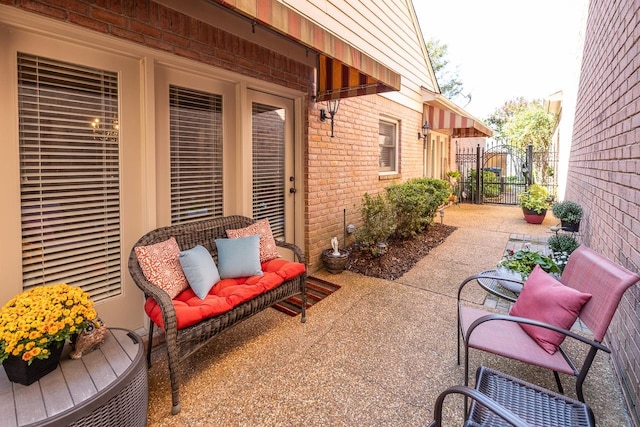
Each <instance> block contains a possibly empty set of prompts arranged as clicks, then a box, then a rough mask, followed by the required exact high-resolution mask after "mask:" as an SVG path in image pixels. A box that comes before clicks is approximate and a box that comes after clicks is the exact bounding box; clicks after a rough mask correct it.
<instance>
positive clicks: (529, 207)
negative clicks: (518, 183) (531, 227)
mask: <svg viewBox="0 0 640 427" xmlns="http://www.w3.org/2000/svg"><path fill="white" fill-rule="evenodd" d="M518 200H519V202H520V207H521V208H522V213H523V214H524V219H525V220H526V221H527V222H528V223H530V224H541V223H542V221H544V218H545V216H546V215H547V209H549V205H550V203H549V192H548V191H547V189H546V188H544V187H543V186H541V185H539V184H531V185H530V186H529V188H527V189H526V191H524V192H523V193H522V194H520V195H518Z"/></svg>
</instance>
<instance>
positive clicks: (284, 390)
mask: <svg viewBox="0 0 640 427" xmlns="http://www.w3.org/2000/svg"><path fill="white" fill-rule="evenodd" d="M444 222H445V224H449V225H454V226H456V227H458V229H457V230H456V231H455V232H454V233H453V234H452V235H451V236H450V237H449V238H448V239H447V240H446V241H445V242H444V243H443V244H442V245H440V246H439V247H438V248H436V249H435V250H433V251H432V252H431V253H430V254H429V255H427V256H426V257H425V258H424V259H423V260H422V261H420V262H419V263H418V264H417V265H416V266H415V267H414V268H413V269H412V270H411V271H409V272H407V273H406V274H405V275H404V276H403V277H401V278H400V279H398V280H395V281H393V282H390V281H386V280H381V279H375V278H370V277H365V276H361V275H358V274H354V273H351V272H343V273H341V274H338V275H333V274H329V273H327V272H325V271H319V272H315V273H313V275H314V276H316V277H319V278H323V279H325V280H329V281H331V282H333V283H336V284H339V285H341V286H342V288H341V289H340V290H338V291H337V292H335V293H334V294H332V295H330V296H329V297H328V298H325V299H324V300H322V301H320V302H319V303H318V304H316V305H314V306H313V307H312V308H311V309H310V310H308V312H307V322H306V323H305V324H301V323H300V317H299V316H297V317H289V316H287V315H285V314H283V313H281V312H279V311H277V310H275V309H268V310H265V311H263V312H262V313H260V314H258V315H256V316H254V317H252V318H251V319H248V320H246V321H244V322H242V323H241V324H239V325H237V326H235V327H234V328H232V329H231V330H228V331H226V332H224V333H223V334H221V335H220V336H218V337H217V338H216V339H214V340H213V342H212V343H211V344H210V345H208V346H207V347H206V348H204V349H203V350H201V351H200V352H198V353H197V354H195V355H193V356H192V357H191V358H190V359H188V360H187V361H185V362H184V363H183V366H182V382H181V388H180V399H181V404H182V412H181V413H180V414H178V415H176V416H171V415H170V406H171V400H170V387H169V376H168V372H167V368H166V353H165V349H164V347H160V348H158V349H156V350H155V351H154V356H153V359H154V365H153V367H152V368H151V369H150V371H149V388H150V400H149V416H148V420H149V425H150V426H213V425H219V426H302V425H306V426H353V425H364V426H424V425H426V424H428V423H429V422H430V421H431V420H432V411H433V404H434V402H435V399H436V396H437V395H438V394H439V393H440V392H441V391H442V390H444V389H445V388H446V387H448V386H450V385H454V384H462V383H463V381H464V380H463V367H462V366H458V365H457V364H456V293H457V288H458V284H459V283H460V282H461V281H462V280H463V279H464V278H466V277H468V276H470V275H473V274H475V273H477V272H479V271H482V270H486V269H490V268H492V267H494V266H495V265H496V263H497V262H498V260H499V259H500V257H501V255H502V253H503V250H504V248H505V245H506V243H507V241H508V239H509V236H510V235H511V234H513V233H517V234H523V235H542V236H545V235H548V232H549V227H550V226H551V225H555V223H556V222H557V221H556V220H555V218H553V216H552V215H551V213H550V212H549V214H548V215H547V218H546V220H545V222H544V223H543V224H542V225H530V224H527V223H525V221H524V220H523V218H522V212H521V210H520V209H519V208H517V207H504V206H490V205H480V206H477V205H459V206H452V207H449V208H448V209H446V213H445V216H444ZM485 296H486V294H485V293H484V292H483V291H482V290H481V289H480V288H479V287H474V289H473V290H472V292H470V293H469V294H468V295H466V298H467V299H468V301H469V303H478V304H483V303H484V300H485ZM470 364H471V370H472V371H475V368H476V367H477V366H478V365H479V364H484V365H487V366H491V367H493V368H496V369H499V370H502V371H504V372H507V373H510V374H512V375H515V376H517V377H520V378H523V379H525V380H527V381H531V382H534V383H537V384H539V385H542V386H544V387H547V388H550V389H552V390H555V381H554V379H553V375H552V373H551V372H549V371H546V370H542V369H538V368H534V367H530V366H527V365H524V364H521V363H517V362H513V361H510V360H507V359H503V358H498V357H495V356H491V355H487V354H485V353H483V352H478V351H472V353H471V362H470ZM562 380H563V384H564V385H565V390H566V391H567V394H568V395H569V396H572V397H575V381H574V380H573V378H570V377H567V376H562ZM584 390H585V399H586V402H587V403H588V404H589V405H590V406H591V407H592V409H593V411H594V413H595V415H596V422H597V424H598V425H599V426H616V427H620V426H631V425H632V423H631V421H630V418H629V416H628V413H627V410H626V406H625V403H624V400H623V396H622V392H621V389H620V386H619V383H618V382H617V380H616V378H615V376H614V373H613V371H612V368H611V362H610V358H609V356H608V355H606V354H604V353H602V352H600V353H598V356H597V357H596V361H595V363H594V366H593V367H592V368H591V371H590V373H589V376H588V377H587V380H586V382H585V385H584ZM461 402H462V400H461V399H457V400H456V399H453V400H451V401H449V403H448V404H447V405H446V412H447V415H448V417H449V419H455V418H456V417H457V416H459V415H461V413H462V404H461ZM451 425H460V423H458V424H451Z"/></svg>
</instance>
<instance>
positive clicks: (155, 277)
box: [135, 237, 189, 299]
mask: <svg viewBox="0 0 640 427" xmlns="http://www.w3.org/2000/svg"><path fill="white" fill-rule="evenodd" d="M135 251H136V256H137V257H138V263H139V264H140V268H142V273H144V277H146V278H147V280H148V281H149V282H151V283H153V284H154V285H156V286H157V287H159V288H160V289H162V290H163V291H165V292H166V293H167V294H168V295H169V297H171V299H173V298H175V297H176V295H178V294H179V293H180V292H182V291H184V290H185V289H187V288H188V287H189V282H187V278H186V277H185V275H184V272H183V271H182V267H181V266H180V261H179V260H178V256H180V247H179V246H178V242H176V239H175V238H174V237H171V238H170V239H168V240H165V241H164V242H160V243H156V244H154V245H149V246H137V247H136V248H135Z"/></svg>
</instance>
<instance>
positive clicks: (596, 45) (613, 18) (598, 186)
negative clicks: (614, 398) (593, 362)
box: [565, 0, 640, 424]
mask: <svg viewBox="0 0 640 427" xmlns="http://www.w3.org/2000/svg"><path fill="white" fill-rule="evenodd" d="M639 13H640V1H638V0H621V1H616V2H610V1H606V0H592V1H591V2H590V5H589V14H588V20H587V27H586V33H585V45H584V56H583V62H582V71H581V76H580V84H579V89H578V98H577V103H576V113H575V122H574V131H573V139H572V145H571V154H570V160H569V171H568V180H567V191H566V197H565V198H566V199H568V200H574V201H577V202H579V203H580V204H581V205H582V206H583V207H584V210H585V215H584V218H583V221H584V224H585V227H584V229H582V228H581V233H582V241H583V242H584V243H585V244H587V245H588V246H590V247H591V248H593V249H594V250H596V251H597V252H599V253H602V254H604V255H606V256H607V257H609V258H610V259H612V260H615V261H616V262H618V263H620V264H621V265H624V266H625V267H627V268H628V269H629V270H631V271H635V272H637V271H640V78H639V76H638V69H639V66H638V58H639V52H640V50H639V49H640V46H639V42H638V34H639V33H640V23H638V20H637V17H638V14H639ZM639 304H640V285H637V284H636V285H635V286H633V287H632V288H631V289H629V290H628V291H627V292H626V294H625V296H624V298H623V300H622V303H621V305H620V307H619V310H618V313H617V314H616V316H615V317H614V319H613V322H612V324H611V327H610V329H609V333H608V335H607V339H608V341H609V343H610V345H611V347H612V349H613V355H612V361H613V364H614V367H615V370H616V371H617V373H618V374H619V376H620V380H621V384H622V388H623V390H624V391H625V394H626V395H627V397H628V399H629V400H628V402H629V406H630V408H631V412H632V414H633V416H634V419H635V422H636V424H637V423H638V422H640V421H639V420H640V417H639V415H640V410H639V409H638V404H639V402H640V358H639V357H638V356H639V355H640V311H639V310H638V307H639Z"/></svg>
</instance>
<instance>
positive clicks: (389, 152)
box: [378, 120, 396, 172]
mask: <svg viewBox="0 0 640 427" xmlns="http://www.w3.org/2000/svg"><path fill="white" fill-rule="evenodd" d="M378 144H379V145H380V172H395V171H396V125H395V123H390V122H385V121H382V120H381V121H380V131H379V134H378Z"/></svg>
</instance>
